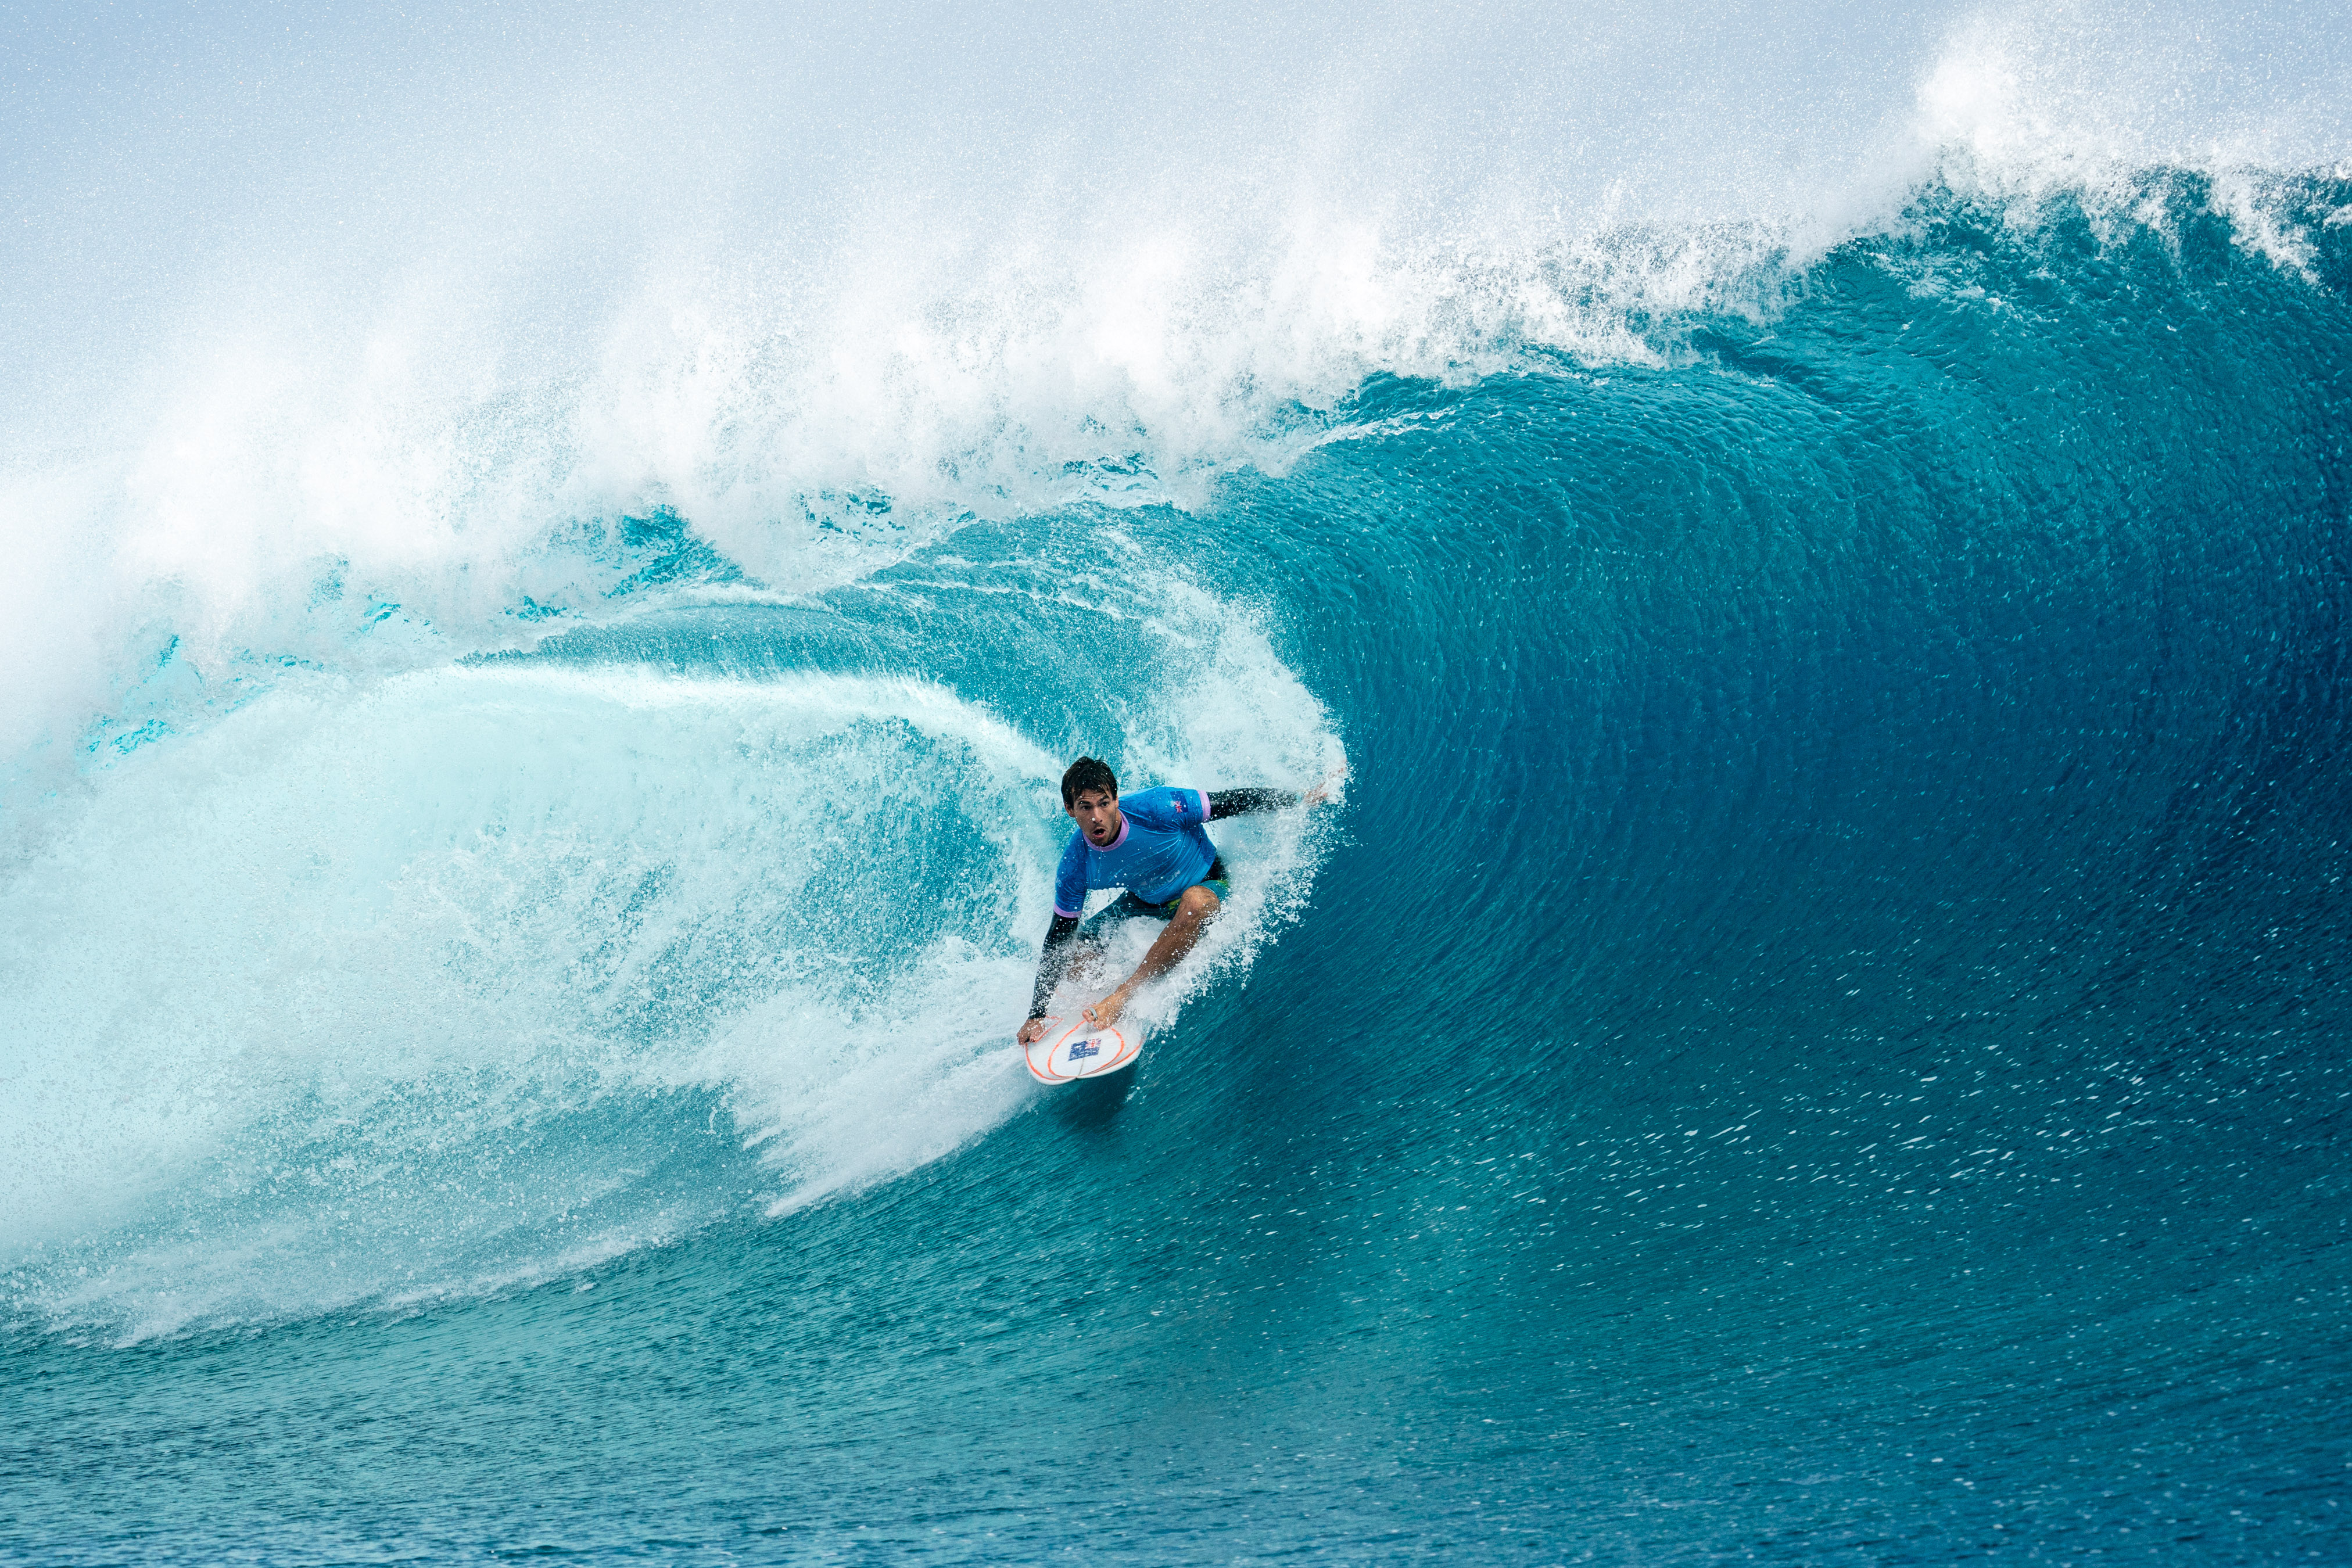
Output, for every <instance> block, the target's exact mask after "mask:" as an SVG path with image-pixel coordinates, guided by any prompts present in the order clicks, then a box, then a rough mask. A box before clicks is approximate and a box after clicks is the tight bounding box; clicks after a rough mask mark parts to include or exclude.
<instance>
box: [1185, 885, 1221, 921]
mask: <svg viewBox="0 0 2352 1568" xmlns="http://www.w3.org/2000/svg"><path fill="white" fill-rule="evenodd" d="M1221 906H1222V901H1221V900H1219V898H1218V897H1217V892H1216V889H1214V888H1213V887H1210V886H1209V885H1207V884H1206V883H1197V884H1195V885H1193V886H1192V887H1188V888H1186V889H1185V890H1184V896H1183V898H1182V900H1181V902H1180V904H1179V905H1178V909H1179V913H1181V914H1185V915H1199V916H1200V917H1201V918H1202V919H1203V920H1206V919H1207V918H1208V917H1209V916H1210V915H1214V914H1215V913H1216V912H1217V911H1218V909H1219V908H1220V907H1221Z"/></svg>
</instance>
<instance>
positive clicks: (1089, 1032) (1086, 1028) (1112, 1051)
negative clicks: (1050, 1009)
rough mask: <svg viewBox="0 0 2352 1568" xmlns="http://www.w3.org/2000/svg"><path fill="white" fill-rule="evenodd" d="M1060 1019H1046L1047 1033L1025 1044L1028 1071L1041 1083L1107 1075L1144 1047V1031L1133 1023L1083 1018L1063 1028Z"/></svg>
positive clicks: (1134, 1056) (1065, 1081) (1071, 1081)
mask: <svg viewBox="0 0 2352 1568" xmlns="http://www.w3.org/2000/svg"><path fill="white" fill-rule="evenodd" d="M1061 1022H1062V1020H1061V1019H1057V1018H1049V1019H1046V1020H1045V1034H1044V1036H1043V1037H1042V1038H1040V1039H1037V1040H1031V1041H1030V1042H1029V1043H1028V1044H1027V1045H1026V1046H1024V1047H1023V1048H1022V1051H1023V1054H1024V1057H1025V1058H1026V1060H1027V1061H1028V1063H1029V1075H1030V1076H1031V1077H1032V1078H1034V1079H1035V1080H1036V1081H1037V1082H1040V1083H1075V1082H1077V1081H1078V1080H1079V1079H1081V1078H1102V1077H1105V1076H1108V1074H1110V1073H1113V1072H1117V1071H1118V1070H1119V1069H1120V1068H1122V1067H1125V1066H1127V1065H1128V1064H1129V1062H1132V1061H1134V1060H1135V1058H1136V1056H1137V1054H1138V1053H1139V1052H1140V1051H1142V1049H1143V1031H1142V1030H1139V1029H1137V1028H1135V1027H1134V1026H1133V1025H1129V1027H1128V1028H1126V1029H1119V1028H1118V1027H1116V1026H1112V1027H1108V1028H1105V1027H1101V1026H1098V1025H1095V1024H1090V1023H1084V1022H1080V1023H1076V1024H1073V1025H1071V1026H1070V1027H1069V1028H1068V1029H1062V1028H1060V1025H1061Z"/></svg>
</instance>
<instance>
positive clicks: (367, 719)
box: [0, 581, 1337, 1337]
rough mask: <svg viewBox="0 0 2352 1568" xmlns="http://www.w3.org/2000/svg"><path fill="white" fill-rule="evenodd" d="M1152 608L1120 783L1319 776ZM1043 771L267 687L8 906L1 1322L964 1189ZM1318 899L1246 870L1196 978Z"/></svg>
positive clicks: (847, 709)
mask: <svg viewBox="0 0 2352 1568" xmlns="http://www.w3.org/2000/svg"><path fill="white" fill-rule="evenodd" d="M1146 596H1148V597H1150V598H1153V599H1156V600H1157V601H1158V602H1159V604H1160V610H1159V612H1158V613H1159V616H1160V625H1159V626H1158V628H1157V629H1154V628H1153V627H1151V626H1149V625H1144V626H1137V627H1134V628H1133V629H1131V630H1130V631H1129V632H1127V633H1125V635H1128V636H1129V637H1137V638H1142V639H1145V640H1146V641H1147V642H1154V643H1155V645H1156V642H1155V640H1169V641H1171V645H1173V643H1172V640H1173V639H1177V638H1181V639H1182V640H1183V643H1184V645H1185V651H1186V655H1187V663H1186V679H1185V681H1184V682H1183V683H1182V690H1181V694H1179V693H1177V692H1174V691H1172V690H1171V691H1168V692H1160V693H1157V694H1155V693H1153V692H1151V691H1150V690H1146V689H1137V690H1134V691H1131V692H1129V693H1128V694H1127V700H1128V701H1129V704H1130V705H1131V707H1130V717H1129V733H1128V736H1127V738H1126V740H1125V743H1124V745H1125V750H1124V755H1125V756H1126V757H1127V758H1129V768H1131V769H1133V768H1167V769H1170V770H1172V771H1174V772H1175V773H1176V774H1177V775H1178V776H1179V777H1182V778H1186V779H1196V780H1199V781H1201V782H1203V783H1205V784H1208V785H1211V786H1214V785H1217V784H1221V783H1224V782H1229V781H1233V780H1234V779H1253V780H1255V779H1264V778H1272V779H1277V780H1282V779H1298V778H1300V777H1302V776H1312V774H1313V773H1314V772H1316V771H1318V770H1319V769H1320V768H1322V767H1323V766H1325V765H1326V764H1327V762H1328V760H1329V759H1330V758H1335V757H1336V755H1337V753H1336V742H1335V741H1334V740H1333V739H1332V737H1330V734H1329V732H1328V726H1327V724H1326V721H1325V718H1324V716H1323V713H1322V710H1321V709H1320V707H1319V706H1318V705H1317V704H1316V703H1315V701H1314V700H1313V699H1312V697H1311V696H1309V695H1307V693H1305V692H1304V690H1303V689H1302V688H1300V686H1299V685H1298V684H1297V681H1296V679H1295V678H1294V677H1291V676H1290V675H1289V674H1287V673H1286V672H1285V671H1284V670H1283V669H1282V668H1281V666H1280V664H1278V662H1276V660H1275V659H1274V656H1273V653H1272V650H1271V648H1270V647H1269V646H1268V644H1267V643H1266V640H1265V635H1264V633H1263V632H1261V631H1259V630H1258V629H1257V628H1255V626H1254V625H1253V624H1252V623H1251V622H1249V621H1248V620H1247V618H1246V617H1244V616H1240V615H1237V614H1235V613H1234V612H1232V611H1230V610H1227V609H1225V608H1224V607H1223V606H1220V605H1219V604H1217V602H1216V601H1214V600H1213V599H1212V598H1210V597H1209V596H1207V595H1206V594H1203V593H1202V592H1200V591H1198V590H1196V589H1189V588H1186V587H1184V586H1183V585H1181V583H1178V582H1174V581H1163V582H1159V583H1157V584H1156V585H1154V586H1151V587H1150V588H1149V589H1148V590H1147V591H1146ZM1107 748H1108V746H1107ZM1060 768H1061V762H1060V760H1059V759H1057V758H1054V757H1052V756H1049V755H1047V754H1046V753H1045V751H1043V750H1042V749H1040V748H1039V747H1038V746H1037V745H1036V744H1035V743H1034V741H1032V740H1030V739H1029V738H1027V737H1025V736H1024V735H1023V734H1022V733H1021V732H1019V731H1018V730H1016V729H1015V728H1013V727H1011V726H1010V725H1008V724H1007V723H1006V722H1005V721H1004V720H1003V718H1001V717H1000V716H996V715H994V714H992V713H991V712H989V711H988V710H987V709H986V708H984V707H982V706H978V705H976V704H974V703H972V702H971V701H969V700H967V699H964V698H961V697H959V696H957V695H954V694H952V693H950V692H949V691H947V690H946V689H945V688H943V687H940V686H938V685H932V684H929V683H928V682H924V681H920V680H916V679H908V678H903V677H887V676H877V675H858V674H838V673H827V672H824V671H804V672H800V673H796V674H790V675H787V676H783V677H780V678H777V679H774V680H763V681H759V682H750V681H726V680H709V679H687V678H680V677H672V676H667V675H657V674H652V673H649V672H646V671H644V670H640V669H634V668H598V669H581V668H571V667H562V666H551V665H545V664H528V665H510V664H509V665H493V666H482V667H474V668H460V669H440V670H434V671H425V672H417V673H412V674H401V675H395V676H391V677H385V678H376V679H355V678H353V677H349V676H339V675H328V674H298V675H296V676H293V677H291V678H289V680H287V681H286V682H285V683H284V684H283V685H280V686H279V688H278V689H277V690H275V691H273V692H271V693H269V694H268V695H264V696H262V697H260V698H258V699H257V700H254V701H252V702H249V703H247V704H246V705H245V706H242V707H239V708H237V709H236V710H235V711H233V712H230V713H229V714H227V715H226V716H225V717H223V718H221V719H220V720H219V721H218V722H216V723H215V724H213V725H212V726H210V727H207V728H205V729H204V730H202V731H200V732H197V733H194V734H191V735H188V736H184V737H180V738H178V739H177V740H175V741H173V742H172V743H170V744H166V745H156V746H150V747H142V748H141V749H140V750H138V751H137V752H135V753H134V754H132V755H131V757H130V758H128V759H127V760H125V761H123V762H122V763H121V765H119V766H118V767H116V768H113V769H111V770H110V772H108V773H106V774H104V775H102V776H100V779H98V781H97V784H96V786H95V788H94V789H93V790H92V792H91V794H90V796H89V799H88V800H86V801H85V802H84V803H83V804H82V805H81V807H80V809H79V811H78V812H77V813H75V814H74V815H73V817H72V820H71V821H70V824H69V825H68V827H66V828H65V829H64V830H63V831H60V832H58V834H56V835H55V836H53V837H52V839H51V840H50V841H48V842H47V843H46V844H45V845H44V846H42V847H41V848H40V849H39V850H38V851H37V853H35V855H34V856H33V858H32V859H31V860H30V861H29V862H28V863H26V864H24V865H22V866H20V867H19V868H18V870H17V871H16V874H14V875H13V876H11V877H10V878H9V879H8V880H7V881H6V882H5V884H0V953H5V955H6V957H5V968H6V989H7V991H8V993H9V995H10V998H11V1006H10V1008H9V1009H7V1012H6V1015H5V1018H4V1019H0V1079H5V1082H6V1084H7V1092H6V1094H5V1096H0V1148H5V1149H6V1150H7V1152H8V1156H9V1166H10V1173H11V1174H10V1179H9V1182H8V1184H7V1186H6V1187H5V1205H6V1206H5V1209H0V1247H5V1249H6V1250H7V1252H8V1253H9V1254H10V1255H11V1256H13V1258H14V1259H15V1260H16V1264H17V1265H18V1270H17V1282H18V1291H17V1294H18V1297H19V1306H20V1308H22V1309H24V1310H26V1311H30V1312H34V1313H36V1314H37V1315H39V1316H41V1317H43V1318H46V1319H47V1320H50V1321H65V1322H96V1323H100V1324H102V1325H105V1326H106V1327H107V1329H108V1332H110V1333H118V1334H124V1335H129V1336H131V1337H136V1336H137V1335H139V1334H142V1333H159V1332H168V1331H170V1330H172V1329H174V1328H178V1327H183V1326H186V1325H189V1324H193V1323H205V1322H233V1321H249V1320H252V1319H256V1318H266V1317H271V1316H277V1315H282V1314H284V1313H287V1312H299V1311H315V1310H319V1309H320V1308H322V1307H328V1306H334V1305H340V1304H344V1303H348V1302H352V1301H379V1302H386V1303H395V1304H396V1303H397V1302H400V1301H417V1300H425V1299H431V1298H433V1297H435V1296H436V1295H440V1294H446V1293H449V1292H452V1291H466V1290H470V1289H480V1288H493V1287H494V1286H497V1285H499V1282H504V1283H507V1284H511V1283H516V1282H524V1281H529V1280H531V1279H535V1278H540V1277H543V1276H544V1275H545V1274H546V1273H548V1272H550V1271H553V1270H560V1269H562V1268H563V1267H566V1266H568V1265H566V1264H565V1263H564V1261H563V1260H575V1261H576V1260H581V1259H593V1258H597V1257H604V1256H609V1255H611V1254H612V1253H614V1252H616V1251H624V1250H627V1249H630V1248H633V1247H636V1246H641V1245H645V1244H647V1243H649V1242H653V1241H658V1240H661V1239H666V1238H667V1237H670V1236H674V1235H677V1234H678V1233H680V1232H681V1231H682V1230H685V1229H690V1228H693V1227H695V1226H697V1225H699V1224H703V1223H707V1222H709V1220H710V1219H712V1218H717V1217H719V1216H720V1215H723V1214H725V1213H728V1212H731V1211H733V1210H734V1209H735V1208H738V1207H741V1206H743V1205H745V1204H752V1205H754V1206H760V1205H766V1206H771V1207H793V1206H797V1205H800V1204H803V1203H806V1202H810V1201H814V1200H815V1199H817V1198H820V1197H825V1196H827V1195H829V1194H833V1193H837V1192H844V1191H855V1190H856V1189H858V1188H859V1187H862V1186H866V1185H867V1184H869V1183H871V1182H873V1181H875V1180H877V1179H882V1178H885V1177H887V1176H891V1175H894V1174H897V1173H898V1172H901V1171H904V1170H907V1169H908V1168H910V1167H912V1166H916V1165H919V1164H920V1163H923V1162H925V1161H927V1160H930V1159H933V1158H936V1157H938V1156H939V1155H941V1154H944V1153H946V1152H948V1151H950V1150H952V1149H954V1148H957V1147H959V1146H961V1145H963V1144H965V1143H967V1142H969V1141H970V1140H971V1138H973V1137H974V1136H977V1135H978V1134H981V1133H982V1132H984V1131H986V1130H987V1129H988V1128H989V1127H991V1126H993V1125H994V1124H996V1123H998V1122H999V1121H1001V1120H1002V1119H1003V1117H1004V1116H1005V1115H1007V1114H1010V1113H1012V1112H1013V1111H1014V1110H1016V1109H1017V1108H1019V1106H1021V1105H1022V1104H1024V1103H1026V1099H1027V1096H1028V1094H1029V1092H1030V1090H1029V1086H1028V1083H1027V1081H1026V1078H1025V1075H1024V1074H1023V1073H1022V1071H1021V1070H1020V1067H1019V1061H1018V1055H1017V1052H1016V1051H1014V1050H1013V1045H1012V1033H1013V1030H1014V1029H1015V1028H1016V1027H1017V1025H1018V1023H1019V1020H1020V1019H1021V1017H1022V1016H1023V1015H1024V1012H1025V1010H1026V1008H1025V1003H1026V1000H1027V995H1028V983H1029V977H1030V974H1031V972H1032V969H1033V967H1034V949H1033V948H1032V947H1031V946H1029V943H1031V942H1033V941H1034V936H1035V935H1036V933H1038V932H1041V931H1042V930H1043V928H1044V926H1045V913H1046V908H1047V905H1048V904H1049V903H1050V900H1051V890H1050V885H1049V883H1050V876H1051V867H1052V862H1053V861H1054V859H1055V856H1056V854H1057V853H1058V850H1059V845H1060V833H1059V832H1058V831H1057V829H1056V825H1057V823H1058V822H1059V818H1058V816H1057V814H1056V812H1055V804H1056V800H1055V795H1054V793H1053V788H1054V786H1053V780H1054V779H1055V778H1057V777H1058V774H1059V772H1060ZM1311 870H1312V861H1311V855H1309V854H1307V852H1304V851H1303V850H1302V847H1301V845H1300V844H1299V842H1298V841H1297V839H1296V837H1295V836H1293V837H1290V838H1284V837H1281V836H1279V835H1277V836H1276V837H1274V838H1272V839H1269V840H1268V841H1266V842H1265V845H1263V846H1262V848H1261V852H1260V853H1259V854H1258V855H1257V856H1256V857H1255V861H1254V862H1253V864H1252V865H1251V867H1250V871H1249V875H1248V877H1247V878H1246V879H1244V880H1245V882H1246V883H1247V885H1248V886H1249V887H1250V888H1251V890H1252V891H1251V893H1250V894H1249V895H1248V898H1247V899H1246V900H1244V902H1243V903H1242V904H1237V910H1236V915H1235V917H1234V920H1233V921H1232V922H1231V923H1230V925H1231V927H1232V935H1230V936H1226V937H1224V938H1223V947H1222V948H1219V949H1217V951H1224V950H1226V949H1234V950H1238V948H1237V946H1236V945H1237V944H1240V943H1243V942H1244V941H1246V940H1248V939H1250V933H1252V932H1262V931H1263V929H1264V928H1265V925H1266V922H1265V918H1264V917H1263V913H1262V910H1263V904H1264V901H1265V890H1268V889H1272V888H1276V887H1277V886H1280V887H1286V888H1289V889H1291V890H1293V893H1294V895H1295V894H1296V891H1297V889H1299V888H1300V887H1302V886H1303V879H1305V878H1307V876H1309V875H1311ZM1163 1006H1164V1004H1163ZM877 1040H879V1041H883V1042H886V1043H887V1049H877ZM666 1107H667V1109H666ZM714 1136H715V1137H717V1138H718V1139H719V1142H718V1143H717V1144H716V1145H709V1153H708V1155H706V1156H698V1157H702V1158H704V1160H705V1166H698V1167H697V1173H698V1174H697V1173H689V1177H690V1179H689V1178H679V1177H677V1176H675V1175H674V1174H673V1175H669V1176H665V1175H662V1174H661V1172H662V1170H663V1169H665V1168H667V1166H671V1165H674V1164H675V1162H676V1161H677V1160H678V1159H681V1158H686V1157H688V1156H689V1155H692V1152H693V1150H694V1149H695V1148H697V1147H702V1146H703V1140H705V1139H708V1138H711V1137H714ZM681 1150H683V1151H684V1153H681ZM730 1151H732V1152H731V1153H730ZM745 1151H751V1153H750V1154H748V1155H747V1154H746V1153H745ZM706 1167H707V1168H706Z"/></svg>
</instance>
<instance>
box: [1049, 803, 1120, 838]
mask: <svg viewBox="0 0 2352 1568" xmlns="http://www.w3.org/2000/svg"><path fill="white" fill-rule="evenodd" d="M1062 809H1063V810H1066V811H1067V812H1069V814H1070V816H1071V817H1072V818H1073V819H1074V820H1075V821H1076V822H1077V824H1078V826H1079V827H1080V828H1081V829H1083V830H1085V831H1086V835H1087V842H1088V843H1090V844H1092V845H1094V846H1095V847H1096V848H1097V849H1100V848H1102V847H1103V846H1105V845H1107V844H1108V843H1109V842H1110V841H1111V840H1113V839H1115V838H1117V837H1118V796H1117V795H1115V794H1113V793H1111V792H1110V791H1109V790H1108V789H1081V790H1079V791H1078V798H1077V799H1076V800H1073V801H1071V802H1070V803H1069V804H1068V805H1067V806H1065V807H1063V808H1062Z"/></svg>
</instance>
